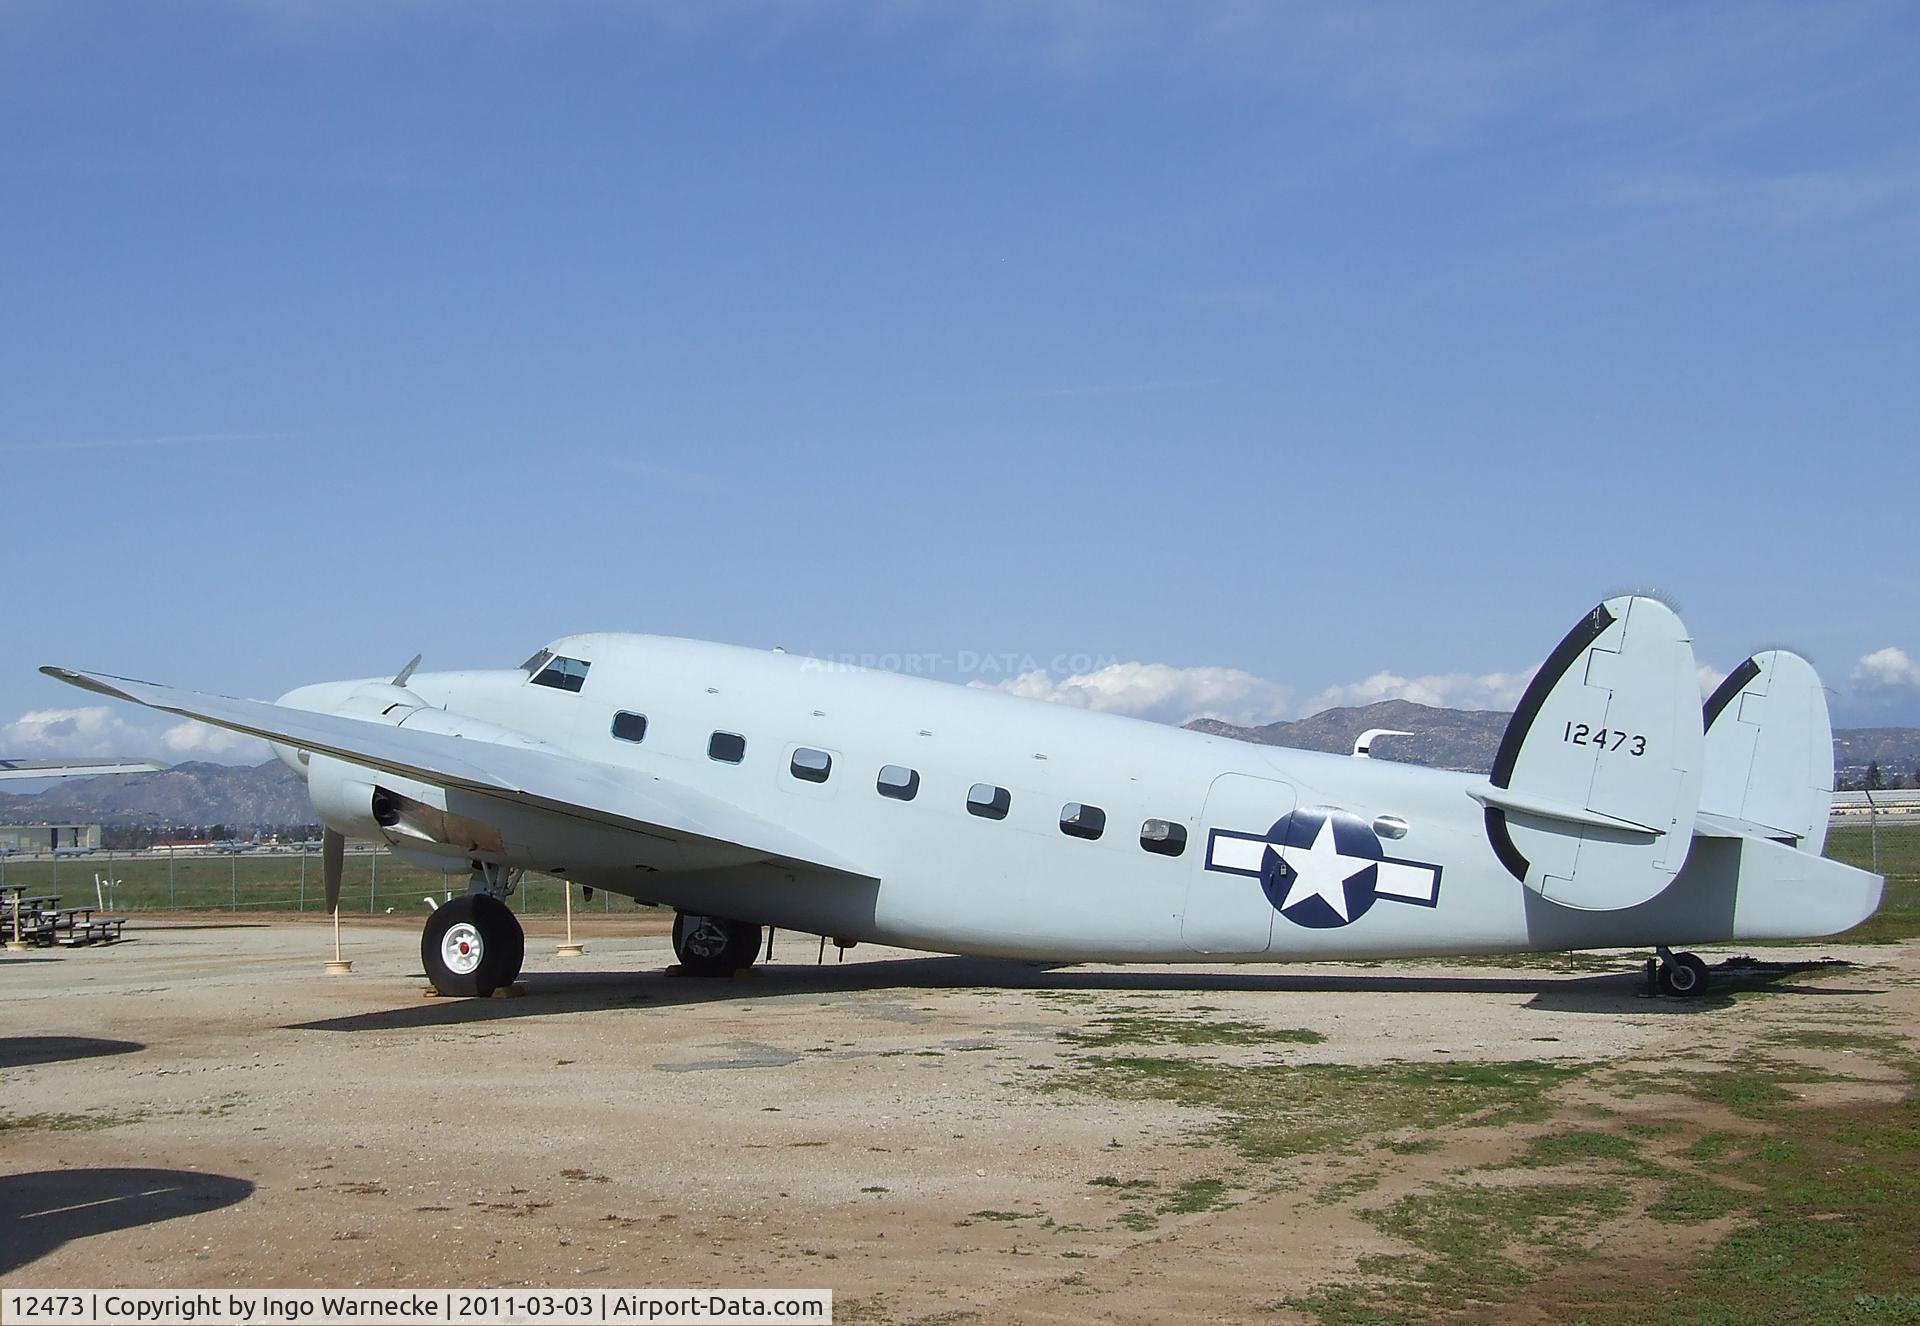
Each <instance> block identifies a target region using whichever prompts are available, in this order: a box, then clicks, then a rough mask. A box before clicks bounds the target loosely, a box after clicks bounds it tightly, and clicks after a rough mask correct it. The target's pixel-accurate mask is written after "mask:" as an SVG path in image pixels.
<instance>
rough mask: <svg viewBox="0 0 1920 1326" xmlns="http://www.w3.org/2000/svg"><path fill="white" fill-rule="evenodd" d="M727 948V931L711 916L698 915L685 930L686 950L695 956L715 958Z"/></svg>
mask: <svg viewBox="0 0 1920 1326" xmlns="http://www.w3.org/2000/svg"><path fill="white" fill-rule="evenodd" d="M726 950H727V932H726V930H725V929H723V928H722V927H721V925H720V923H719V922H717V921H715V920H714V919H713V918H712V917H711V916H702V917H700V918H699V919H698V920H697V921H696V922H695V923H694V924H693V925H692V926H691V927H689V928H688V930H687V952H689V953H691V954H693V956H694V957H696V958H717V957H719V956H720V955H721V954H722V953H724V952H726Z"/></svg>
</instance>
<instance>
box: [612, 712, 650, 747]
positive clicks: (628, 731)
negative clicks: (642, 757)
mask: <svg viewBox="0 0 1920 1326" xmlns="http://www.w3.org/2000/svg"><path fill="white" fill-rule="evenodd" d="M613 735H614V736H616V737H618V738H620V740H622V741H645V740H646V739H647V716H646V715H645V714H631V713H628V712H627V711H626V710H625V709H622V710H621V711H620V712H619V713H617V714H615V715H614V716H613Z"/></svg>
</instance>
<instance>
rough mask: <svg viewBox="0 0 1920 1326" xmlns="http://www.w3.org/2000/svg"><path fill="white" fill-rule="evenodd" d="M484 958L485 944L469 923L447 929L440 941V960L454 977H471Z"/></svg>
mask: <svg viewBox="0 0 1920 1326" xmlns="http://www.w3.org/2000/svg"><path fill="white" fill-rule="evenodd" d="M485 956H486V944H485V943H484V942H483V941H482V940H481V938H480V931H479V929H478V927H476V926H474V925H473V924H472V923H471V922H469V921H462V922H460V924H458V925H456V926H453V927H451V928H449V929H448V931H447V933H446V936H445V937H444V938H442V939H441V941H440V958H441V960H442V961H443V962H445V963H446V964H447V970H449V971H451V972H453V973H454V974H455V975H458V976H469V975H472V973H473V972H474V970H475V969H477V968H478V967H479V966H480V961H481V959H482V958H483V957H485Z"/></svg>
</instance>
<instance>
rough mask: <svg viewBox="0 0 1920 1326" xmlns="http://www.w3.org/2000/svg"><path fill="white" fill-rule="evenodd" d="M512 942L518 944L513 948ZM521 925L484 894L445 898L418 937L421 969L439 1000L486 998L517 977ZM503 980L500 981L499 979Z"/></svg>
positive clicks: (522, 947)
mask: <svg viewBox="0 0 1920 1326" xmlns="http://www.w3.org/2000/svg"><path fill="white" fill-rule="evenodd" d="M516 941H517V942H516ZM525 944H526V939H525V936H524V935H523V934H522V933H521V930H520V922H519V921H518V920H517V919H516V918H515V917H514V915H513V913H512V912H510V911H508V910H507V905H506V904H505V903H503V902H501V901H500V900H499V899H498V898H494V897H490V896H488V895H487V894H484V893H481V894H468V895H467V896H465V897H462V898H450V899H448V900H447V901H446V902H443V903H441V904H440V905H439V906H438V907H436V908H434V909H433V915H431V916H429V917H428V918H427V925H426V929H424V930H422V931H421V932H420V963H421V965H422V966H424V967H425V968H426V969H427V979H428V980H429V981H432V982H433V988H434V989H436V990H438V991H439V992H440V993H441V994H443V995H464V996H468V997H472V996H485V995H490V994H492V993H493V992H494V990H495V988H496V987H498V986H501V985H504V984H505V983H506V981H508V980H511V979H512V975H505V973H507V972H508V971H509V970H510V969H509V963H511V964H512V967H511V970H512V973H513V975H517V974H518V968H519V961H518V958H517V957H516V956H515V955H516V951H518V952H524V951H525ZM503 975H504V979H503Z"/></svg>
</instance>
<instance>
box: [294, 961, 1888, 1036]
mask: <svg viewBox="0 0 1920 1326" xmlns="http://www.w3.org/2000/svg"><path fill="white" fill-rule="evenodd" d="M1846 966H1847V964H1845V963H1789V964H1765V967H1766V971H1765V972H1764V973H1758V972H1751V971H1749V969H1747V968H1742V969H1740V970H1741V973H1742V974H1740V975H1739V976H1737V977H1734V978H1731V979H1732V988H1733V989H1738V990H1757V989H1764V990H1769V991H1772V992H1775V993H1780V994H1789V993H1793V994H1806V995H1831V994H1847V993H1862V992H1861V991H1858V990H1842V989H1838V988H1834V987H1827V986H1823V987H1815V986H1805V985H1782V984H1780V983H1779V982H1780V981H1781V980H1782V979H1784V978H1785V977H1786V976H1789V975H1793V974H1797V973H1801V972H1805V971H1808V970H1812V969H1817V968H1828V969H1833V968H1844V967H1846ZM417 979H419V981H420V982H421V985H422V986H423V987H424V985H425V983H426V978H425V977H424V976H422V977H419V978H417ZM521 984H522V985H523V986H524V987H525V989H526V992H527V993H526V994H525V995H524V996H523V997H518V998H495V999H423V1000H421V1001H420V1002H419V1003H416V1004H411V1005H408V1006H405V1007H400V1008H391V1009H383V1010H380V1011H378V1012H373V1013H356V1014H351V1015H348V1016H344V1017H332V1018H318V1019H315V1020H313V1021H309V1022H296V1023H292V1024H289V1026H288V1028H287V1029H288V1030H290V1031H345V1032H356V1031H403V1030H407V1029H411V1028H422V1027H443V1026H453V1025H458V1024H462V1023H470V1022H494V1021H500V1020H503V1019H509V1018H521V1017H545V1016H550V1015H558V1014H565V1013H585V1012H595V1011H600V1010H605V1009H615V1008H639V1009H645V1008H673V1007H678V1006H682V1005H693V1004H709V1003H714V1002H716V1001H726V1000H731V1001H733V1002H735V1003H739V1002H743V1001H751V1000H754V999H760V998H767V997H770V996H782V995H825V994H854V993H858V992H861V991H868V990H963V989H991V990H1042V991H1046V990H1054V991H1080V992H1089V993H1092V992H1100V991H1108V992H1113V993H1119V994H1124V993H1155V992H1166V993H1194V994H1206V993H1246V994H1276V995H1277V994H1307V993H1325V992H1336V993H1338V992H1348V993H1353V994H1521V995H1530V996H1532V997H1531V998H1530V999H1529V1000H1528V1001H1527V1007H1529V1008H1536V1009H1540V1010H1543V1011H1552V1012H1563V1013H1615V1014H1617V1013H1624V1012H1629V1011H1631V1012H1639V1013H1645V1012H1650V1011H1651V1012H1659V1013H1697V1012H1701V1011H1704V1010H1707V1009H1713V1008H1724V1007H1726V1006H1728V1005H1729V1004H1731V1003H1732V1002H1733V1000H1732V995H1731V993H1730V992H1729V991H1728V990H1727V988H1726V987H1723V988H1722V989H1721V990H1720V991H1718V992H1709V993H1708V994H1707V995H1706V996H1704V997H1702V998H1697V999H1667V998H1649V997H1647V995H1646V991H1645V978H1644V976H1643V975H1642V973H1641V972H1640V971H1639V970H1638V969H1635V968H1627V969H1625V970H1623V971H1619V972H1606V973H1601V974H1598V975H1580V976H1541V975H1533V974H1526V975H1513V976H1500V975H1493V976H1454V975H1447V976H1438V975H1435V976H1428V975H1422V974H1408V975H1391V974H1386V973H1381V974H1372V973H1368V974H1363V975H1352V974H1337V975H1336V974H1333V973H1317V972H1311V971H1308V972H1253V971H1246V972H1187V971H1159V970H1131V971H1083V970H1080V969H1078V968H1074V967H1045V966H1036V965H1034V964H1031V963H1023V962H1011V961H1004V960H993V959H984V958H961V957H924V958H898V959H886V960H881V961H877V962H859V963H851V964H846V965H841V964H832V963H830V964H825V965H821V966H814V965H812V964H810V963H809V964H798V963H795V964H775V965H772V966H758V967H755V968H753V969H752V970H751V971H750V972H748V973H743V974H742V975H741V976H739V977H737V978H735V979H733V980H701V979H697V978H692V977H670V976H667V975H666V974H665V973H663V972H659V971H649V972H638V973H634V972H534V973H530V974H527V975H524V976H522V978H521Z"/></svg>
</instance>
